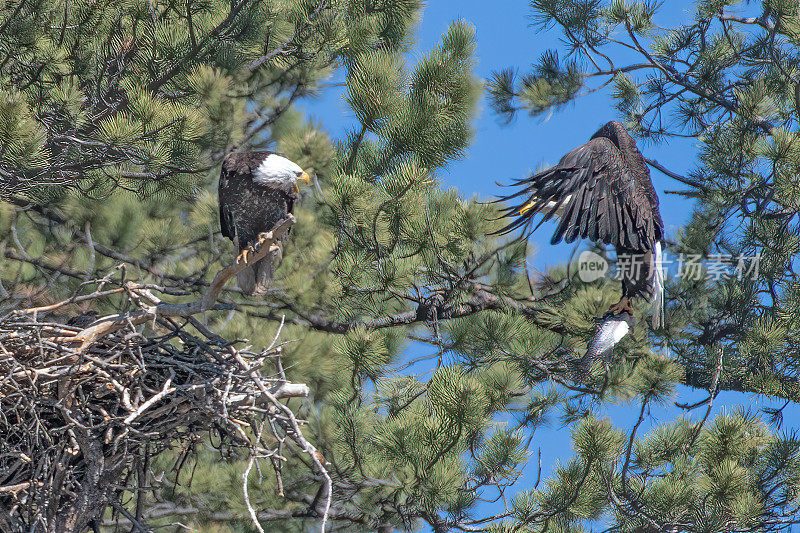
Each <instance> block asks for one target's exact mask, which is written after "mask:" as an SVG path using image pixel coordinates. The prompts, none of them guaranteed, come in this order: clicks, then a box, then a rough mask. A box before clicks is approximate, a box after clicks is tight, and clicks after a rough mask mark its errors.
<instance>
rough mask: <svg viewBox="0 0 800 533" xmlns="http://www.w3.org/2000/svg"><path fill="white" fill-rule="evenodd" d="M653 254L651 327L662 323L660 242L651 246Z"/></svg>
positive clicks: (662, 263)
mask: <svg viewBox="0 0 800 533" xmlns="http://www.w3.org/2000/svg"><path fill="white" fill-rule="evenodd" d="M653 255H655V272H654V273H653V327H656V328H660V327H662V326H663V325H664V262H663V261H664V260H663V256H662V254H661V243H660V242H656V244H655V246H654V247H653Z"/></svg>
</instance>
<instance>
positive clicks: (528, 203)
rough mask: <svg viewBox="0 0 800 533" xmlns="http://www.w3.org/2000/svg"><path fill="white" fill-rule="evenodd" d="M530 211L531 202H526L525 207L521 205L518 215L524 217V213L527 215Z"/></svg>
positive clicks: (531, 207)
mask: <svg viewBox="0 0 800 533" xmlns="http://www.w3.org/2000/svg"><path fill="white" fill-rule="evenodd" d="M531 209H533V202H527V203H526V204H525V205H523V206H522V207H521V208H520V210H519V214H520V215H524V214H525V213H527V212H528V211H530V210H531Z"/></svg>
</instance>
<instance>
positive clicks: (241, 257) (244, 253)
mask: <svg viewBox="0 0 800 533" xmlns="http://www.w3.org/2000/svg"><path fill="white" fill-rule="evenodd" d="M249 253H250V248H245V249H244V250H242V253H240V254H239V255H237V256H236V264H237V265H238V264H239V263H245V264H247V254H249Z"/></svg>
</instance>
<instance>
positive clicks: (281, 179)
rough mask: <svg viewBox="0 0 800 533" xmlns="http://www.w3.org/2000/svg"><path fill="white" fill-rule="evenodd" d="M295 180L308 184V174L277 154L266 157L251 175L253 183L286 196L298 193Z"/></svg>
mask: <svg viewBox="0 0 800 533" xmlns="http://www.w3.org/2000/svg"><path fill="white" fill-rule="evenodd" d="M297 180H303V181H305V182H306V183H308V181H309V177H308V174H306V173H305V172H304V171H303V169H302V168H300V166H299V165H297V163H295V162H293V161H289V160H288V159H286V158H285V157H283V156H280V155H277V154H270V155H268V156H267V158H266V159H264V161H262V162H261V164H260V165H259V166H258V168H256V171H255V172H254V173H253V181H254V182H256V183H258V184H259V185H264V186H267V187H273V188H276V189H280V190H282V191H283V192H285V193H287V194H297V193H298V190H299V189H298V187H297Z"/></svg>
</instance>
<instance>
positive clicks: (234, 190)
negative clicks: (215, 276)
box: [219, 150, 309, 295]
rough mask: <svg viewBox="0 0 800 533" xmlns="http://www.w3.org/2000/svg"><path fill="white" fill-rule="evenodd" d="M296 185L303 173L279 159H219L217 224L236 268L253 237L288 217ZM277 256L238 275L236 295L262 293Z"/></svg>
mask: <svg viewBox="0 0 800 533" xmlns="http://www.w3.org/2000/svg"><path fill="white" fill-rule="evenodd" d="M298 181H304V182H306V183H308V182H309V176H308V174H307V173H306V172H305V171H304V170H303V169H302V168H300V166H299V165H297V164H296V163H294V162H292V161H290V160H289V159H287V158H285V157H283V156H282V155H280V154H276V153H273V152H269V151H266V150H262V151H251V152H247V151H238V152H231V153H230V154H228V155H227V156H226V157H225V160H224V161H223V162H222V172H221V173H220V177H219V220H220V226H221V227H222V235H223V236H225V237H227V238H229V239H230V240H232V241H233V244H234V245H235V246H236V249H237V253H238V254H239V255H238V256H237V257H236V262H237V263H239V262H244V263H247V262H248V255H249V253H250V252H252V250H253V247H254V246H255V244H256V243H257V242H258V239H259V235H260V234H261V233H264V232H267V231H270V230H271V229H272V228H273V227H274V226H275V225H276V224H278V223H279V222H281V221H282V220H284V219H285V218H286V216H287V214H289V213H292V212H293V210H294V204H295V202H296V201H297V199H298V195H299V193H300V189H299V187H298ZM287 235H288V234H286V235H284V237H283V238H284V239H286V237H287ZM280 254H281V253H280V251H275V252H272V253H269V254H267V255H266V256H265V257H264V258H263V259H260V260H259V261H256V262H255V263H253V264H248V265H247V267H246V268H244V269H243V270H241V271H240V272H239V273H238V279H237V281H238V284H239V288H240V289H242V292H244V293H245V294H247V295H254V294H255V295H258V294H264V293H265V292H266V291H267V289H269V286H270V283H271V281H272V276H273V273H274V271H275V269H276V268H277V267H278V264H279V263H280V260H281V255H280Z"/></svg>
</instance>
